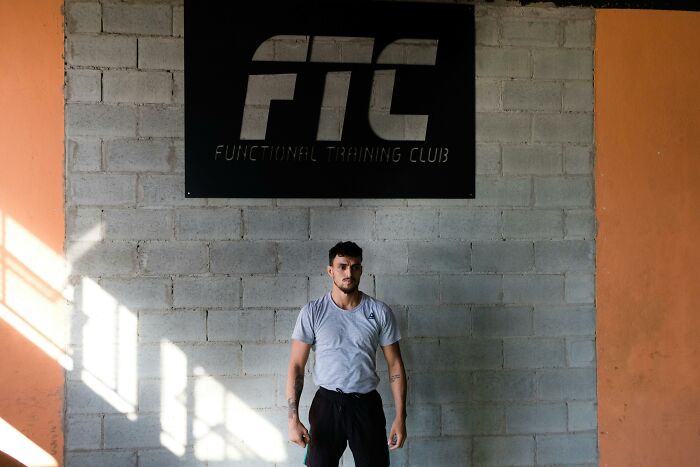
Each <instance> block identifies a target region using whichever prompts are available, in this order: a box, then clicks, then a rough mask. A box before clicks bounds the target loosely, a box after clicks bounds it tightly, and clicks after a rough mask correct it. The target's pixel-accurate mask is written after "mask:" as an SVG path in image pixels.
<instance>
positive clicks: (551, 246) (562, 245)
mask: <svg viewBox="0 0 700 467" xmlns="http://www.w3.org/2000/svg"><path fill="white" fill-rule="evenodd" d="M535 267H536V269H537V271H538V272H549V273H555V272H569V271H586V272H593V271H594V270H595V244H594V243H593V242H592V241H589V240H562V241H559V240H557V241H553V240H547V241H541V242H535Z"/></svg>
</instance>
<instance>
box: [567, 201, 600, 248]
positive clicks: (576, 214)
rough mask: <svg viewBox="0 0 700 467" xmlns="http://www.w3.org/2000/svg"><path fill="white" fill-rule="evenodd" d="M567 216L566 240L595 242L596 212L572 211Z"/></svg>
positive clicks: (588, 210) (568, 211)
mask: <svg viewBox="0 0 700 467" xmlns="http://www.w3.org/2000/svg"><path fill="white" fill-rule="evenodd" d="M564 213H565V216H566V236H565V238H566V239H572V240H573V239H586V240H593V239H594V238H595V236H596V220H595V212H594V211H593V210H591V209H571V210H567V211H564Z"/></svg>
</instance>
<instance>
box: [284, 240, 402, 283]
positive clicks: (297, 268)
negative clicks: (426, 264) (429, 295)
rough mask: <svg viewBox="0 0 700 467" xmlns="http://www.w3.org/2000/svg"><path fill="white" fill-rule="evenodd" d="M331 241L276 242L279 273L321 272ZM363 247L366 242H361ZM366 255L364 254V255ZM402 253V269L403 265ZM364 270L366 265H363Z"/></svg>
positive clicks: (326, 259)
mask: <svg viewBox="0 0 700 467" xmlns="http://www.w3.org/2000/svg"><path fill="white" fill-rule="evenodd" d="M333 245H334V243H333V242H314V241H306V242H304V241H301V242H300V241H291V242H279V243H278V244H277V267H278V271H279V272H281V273H290V274H292V273H295V274H312V275H313V274H323V272H324V271H325V270H326V267H327V266H328V250H329V249H330V248H331V247H332V246H333ZM362 246H363V249H364V247H365V246H366V244H364V243H363V245H362ZM364 256H366V255H364ZM405 261H406V259H405V253H404V270H405V268H406V266H405ZM364 269H365V272H366V271H367V267H366V266H365V268H364Z"/></svg>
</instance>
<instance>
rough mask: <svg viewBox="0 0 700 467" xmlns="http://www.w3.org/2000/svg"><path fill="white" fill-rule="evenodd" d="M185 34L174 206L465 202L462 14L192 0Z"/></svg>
mask: <svg viewBox="0 0 700 467" xmlns="http://www.w3.org/2000/svg"><path fill="white" fill-rule="evenodd" d="M245 3H247V5H245ZM251 4H252V5H251ZM185 30H186V35H185V65H186V68H185V154H186V157H185V190H186V195H187V196H188V197H231V198H235V197H294V198H297V197H299V198H326V197H332V198H473V197H474V184H475V183H474V182H475V181H474V166H475V161H474V152H475V143H474V108H475V107H474V11H473V7H472V6H470V5H447V4H421V3H399V2H362V1H356V2H350V3H337V2H325V3H324V2H304V3H300V2H293V1H289V2H264V1H262V2H234V1H193V2H188V3H187V5H186V8H185Z"/></svg>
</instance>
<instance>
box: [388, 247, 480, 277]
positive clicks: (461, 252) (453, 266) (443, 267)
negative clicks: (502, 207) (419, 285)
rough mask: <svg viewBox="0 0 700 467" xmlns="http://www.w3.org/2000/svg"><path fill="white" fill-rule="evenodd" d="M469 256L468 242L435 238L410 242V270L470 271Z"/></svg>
mask: <svg viewBox="0 0 700 467" xmlns="http://www.w3.org/2000/svg"><path fill="white" fill-rule="evenodd" d="M469 257H470V248H469V243H467V242H460V241H453V240H449V241H448V240H433V241H429V242H409V244H408V270H409V272H468V271H469V263H470V261H469V259H470V258H469ZM378 272H382V271H378Z"/></svg>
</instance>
